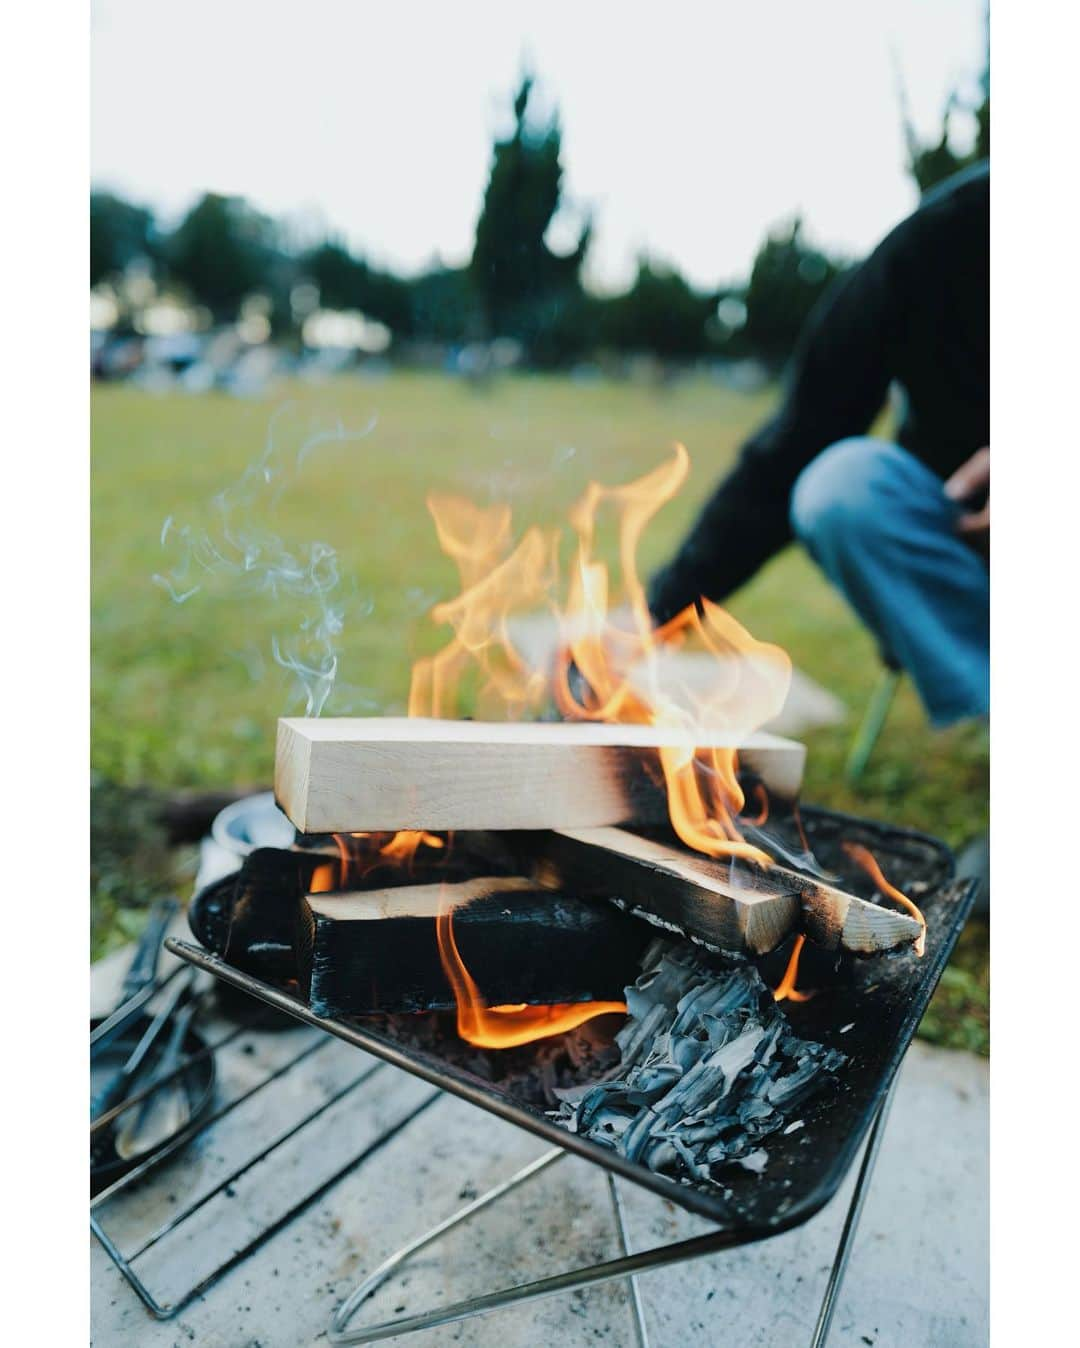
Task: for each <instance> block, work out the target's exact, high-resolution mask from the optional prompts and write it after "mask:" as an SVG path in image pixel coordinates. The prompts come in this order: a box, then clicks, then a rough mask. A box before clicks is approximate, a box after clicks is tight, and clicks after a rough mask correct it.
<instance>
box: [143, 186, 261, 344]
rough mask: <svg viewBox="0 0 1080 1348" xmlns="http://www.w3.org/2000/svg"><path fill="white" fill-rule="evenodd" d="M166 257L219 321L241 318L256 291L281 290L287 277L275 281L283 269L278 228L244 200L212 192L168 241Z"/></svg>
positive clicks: (182, 281) (179, 278)
mask: <svg viewBox="0 0 1080 1348" xmlns="http://www.w3.org/2000/svg"><path fill="white" fill-rule="evenodd" d="M165 255H166V258H167V261H168V265H169V270H170V273H171V275H172V276H173V277H174V278H175V280H177V281H178V282H180V284H181V285H183V286H184V287H186V289H187V290H188V291H189V292H190V293H191V296H192V298H193V299H195V300H197V301H198V302H199V303H200V304H204V305H205V306H206V307H207V308H208V309H209V310H210V312H211V313H212V314H213V316H214V318H215V320H216V321H218V322H223V321H228V320H231V319H233V318H235V317H236V315H237V313H238V311H239V309H240V305H241V303H242V302H243V300H244V299H245V298H246V297H247V296H248V295H250V294H252V293H254V292H255V291H258V290H270V289H273V290H278V289H280V288H281V284H282V278H280V277H278V276H275V277H273V279H271V274H272V273H273V272H280V270H281V269H280V267H278V266H277V265H275V264H278V263H279V262H280V252H279V249H278V246H277V228H276V226H275V224H274V222H273V221H272V220H270V219H268V218H267V217H266V216H264V215H261V214H259V212H258V211H256V210H254V209H253V208H252V207H251V206H250V205H249V204H248V203H247V202H246V201H245V200H244V199H243V197H223V196H218V195H217V194H216V193H213V192H208V193H206V194H205V195H204V196H203V197H201V198H200V199H199V201H197V202H196V204H195V205H194V206H193V207H192V208H191V210H190V211H189V212H188V213H187V215H186V216H185V217H184V219H183V220H182V221H181V222H180V224H179V225H178V226H177V227H176V229H175V231H174V232H173V234H172V235H171V236H170V238H169V239H168V241H167V244H166V248H165ZM274 308H275V310H278V309H279V308H280V306H279V305H277V304H275V306H274Z"/></svg>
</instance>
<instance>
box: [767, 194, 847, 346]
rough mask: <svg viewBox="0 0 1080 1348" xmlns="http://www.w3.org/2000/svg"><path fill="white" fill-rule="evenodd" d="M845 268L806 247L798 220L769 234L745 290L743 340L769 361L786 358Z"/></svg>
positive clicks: (800, 222)
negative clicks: (819, 302)
mask: <svg viewBox="0 0 1080 1348" xmlns="http://www.w3.org/2000/svg"><path fill="white" fill-rule="evenodd" d="M842 270H843V268H842V266H841V264H840V263H839V262H837V261H835V260H833V259H832V258H829V257H827V256H826V255H825V254H824V253H823V252H821V251H820V250H819V249H816V248H812V247H810V246H809V245H807V243H806V242H805V240H804V238H803V232H802V220H801V219H800V218H799V217H798V216H796V218H795V219H794V220H793V221H792V222H791V224H790V225H789V226H787V227H786V228H783V229H781V230H778V231H775V232H774V233H772V234H770V235H769V236H768V238H766V240H765V242H764V243H763V244H762V246H761V248H760V249H759V250H758V254H757V257H755V258H754V265H753V268H752V270H751V272H750V283H749V285H748V286H747V287H746V297H745V303H746V326H745V328H744V329H743V333H742V342H743V343H744V344H745V345H746V346H747V347H748V348H749V349H750V350H752V351H754V352H755V353H756V354H757V355H759V356H761V357H762V359H764V360H766V361H768V362H770V363H779V362H782V361H783V360H785V359H786V358H787V356H788V355H789V354H790V352H791V351H792V349H793V348H794V345H795V341H796V339H797V338H798V335H799V333H800V332H801V331H802V326H803V324H804V323H805V322H806V320H807V318H809V316H810V311H811V309H813V307H814V305H815V304H816V303H817V302H818V300H819V299H820V298H821V297H822V295H824V293H825V291H826V290H828V288H829V286H830V285H831V284H832V283H833V281H834V280H835V279H836V277H837V276H839V274H840V272H841V271H842Z"/></svg>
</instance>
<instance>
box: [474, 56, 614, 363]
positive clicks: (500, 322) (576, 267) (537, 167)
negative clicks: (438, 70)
mask: <svg viewBox="0 0 1080 1348" xmlns="http://www.w3.org/2000/svg"><path fill="white" fill-rule="evenodd" d="M532 87H533V84H532V79H531V78H529V77H526V78H525V79H523V80H522V83H521V87H520V88H519V89H518V92H517V95H516V97H515V98H514V129H513V131H512V133H511V134H510V136H509V137H508V138H507V139H506V140H501V141H496V143H495V149H494V157H493V160H492V165H491V175H490V177H489V179H488V185H487V190H486V191H485V193H484V204H483V207H482V209H481V212H480V218H479V220H478V221H477V224H476V241H475V245H474V247H473V255H472V261H471V263H470V266H469V274H470V277H471V279H472V282H473V285H474V286H475V289H476V293H477V296H478V298H479V301H480V306H481V312H482V314H483V317H484V319H485V321H486V325H487V329H488V332H489V334H490V335H491V336H505V337H517V338H519V339H520V340H521V341H523V342H524V343H525V344H526V346H527V347H528V348H529V350H530V351H531V352H532V353H533V355H534V357H536V358H539V359H541V360H547V359H551V358H553V357H555V355H556V350H555V348H556V347H558V346H562V345H563V344H564V342H565V338H566V336H567V335H569V329H568V327H567V323H566V317H567V314H568V313H569V312H570V311H572V310H573V309H574V308H576V307H579V295H580V289H581V287H580V282H579V274H580V271H581V265H582V262H583V261H584V259H585V253H586V251H587V249H588V246H589V235H590V227H589V224H588V223H586V224H585V225H584V227H583V228H582V230H581V233H580V235H579V236H578V240H577V243H576V245H575V246H574V248H573V249H572V250H571V251H570V252H569V253H568V254H565V255H560V254H557V253H554V252H552V251H551V249H550V248H549V247H548V245H547V243H546V242H545V239H544V236H545V234H546V233H547V230H548V226H549V225H550V224H551V221H552V219H553V218H554V216H555V214H556V212H557V211H558V209H559V198H560V193H561V187H562V165H561V163H560V160H559V156H560V150H561V146H562V135H561V132H560V130H559V124H558V120H557V118H556V117H552V118H551V119H550V120H549V121H548V122H546V123H545V124H541V125H533V124H532V123H531V122H530V119H529V116H528V106H529V97H530V94H531V92H532ZM560 334H561V336H560ZM557 337H558V340H553V339H555V338H557Z"/></svg>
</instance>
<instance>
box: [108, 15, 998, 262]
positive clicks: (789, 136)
mask: <svg viewBox="0 0 1080 1348" xmlns="http://www.w3.org/2000/svg"><path fill="white" fill-rule="evenodd" d="M983 15H984V0H811V3H807V2H806V0H751V2H750V3H748V2H747V0H739V3H734V2H733V0H712V2H711V3H695V4H688V3H682V2H681V0H664V3H656V0H652V3H649V4H644V3H639V4H637V5H633V4H626V3H622V4H615V3H609V2H608V0H591V2H590V0H576V2H575V3H570V4H568V3H564V2H563V0H545V2H544V3H542V4H537V3H534V4H530V5H526V4H521V3H518V0H500V3H487V0H483V2H478V0H471V2H470V0H464V3H458V4H444V3H438V2H437V0H425V3H417V2H416V0H382V3H372V2H371V0H291V2H290V3H280V2H278V0H185V3H183V4H179V5H169V4H162V3H150V4H148V3H147V2H146V0H94V2H93V7H92V16H93V18H92V28H93V36H92V54H93V71H92V122H91V136H92V142H91V143H92V162H93V174H94V180H95V182H96V183H98V184H100V185H103V186H108V187H112V188H114V189H117V190H120V191H122V192H123V193H125V194H127V195H129V196H131V197H133V198H135V199H138V200H142V201H145V202H147V203H149V204H151V205H153V206H155V207H157V208H159V209H160V210H161V211H163V212H164V213H165V214H166V215H167V216H170V215H172V214H173V213H176V212H179V211H181V210H182V209H183V208H184V207H185V206H186V205H188V204H189V202H190V201H191V199H192V198H193V197H194V196H195V194H196V193H198V192H200V191H203V190H206V189H210V190H214V191H219V192H236V193H241V194H243V195H245V196H247V197H249V198H250V199H251V200H252V201H253V202H254V203H255V204H256V205H257V206H259V207H260V208H262V209H264V210H266V211H269V212H271V213H273V214H276V215H289V216H294V217H296V218H297V219H298V220H299V221H300V222H302V223H303V224H304V226H305V227H313V226H317V224H318V223H319V222H320V221H322V222H324V223H325V224H326V225H327V226H330V227H331V228H333V229H334V230H336V231H338V232H339V233H341V234H342V235H344V236H345V238H346V239H347V240H348V242H349V243H350V244H351V245H352V246H353V247H355V248H356V249H357V250H359V251H362V252H364V253H365V254H367V255H368V256H369V257H371V258H373V259H375V260H378V261H381V262H384V263H387V264H392V265H393V266H395V267H398V268H400V269H402V270H405V271H413V270H416V269H418V268H420V267H422V266H424V265H426V264H427V263H428V262H430V261H431V259H432V258H433V257H434V256H436V255H438V256H439V257H441V258H442V259H443V260H444V261H446V262H450V263H459V262H462V261H464V260H465V259H466V258H467V257H468V254H469V252H470V250H471V245H472V237H473V229H474V226H475V223H476V216H477V212H478V209H479V206H480V201H481V197H482V194H483V189H484V184H485V181H486V177H487V171H488V167H489V163H490V157H491V143H492V136H493V134H494V133H495V132H497V131H500V130H505V128H506V125H507V118H508V106H509V102H510V97H511V94H512V92H513V88H514V85H515V81H516V78H517V76H518V74H519V73H520V70H521V68H522V65H523V62H526V61H527V62H528V63H530V64H531V66H532V68H533V69H534V71H535V73H536V75H537V77H538V87H539V90H540V91H541V92H542V94H543V96H544V100H545V102H546V103H547V104H549V105H551V104H553V105H557V106H558V108H559V111H560V115H561V118H562V125H563V164H564V167H565V170H566V173H565V179H564V183H565V192H564V197H565V198H566V199H567V200H568V202H569V203H570V205H571V206H572V207H576V208H577V209H578V210H585V209H588V210H591V211H592V214H593V217H594V222H595V232H594V245H593V251H592V255H591V261H590V277H591V279H592V281H593V283H594V284H596V285H599V286H601V287H613V286H617V285H620V284H622V283H624V282H625V281H626V280H627V279H628V278H629V277H630V276H631V275H632V273H633V269H634V262H635V259H636V257H637V255H638V254H639V253H641V252H643V251H644V252H648V253H649V254H650V255H651V256H653V257H655V258H657V259H660V260H665V261H669V262H673V263H675V264H676V265H677V266H678V267H680V268H681V269H682V270H683V271H684V272H685V273H686V274H687V275H688V276H689V277H690V278H691V279H692V280H693V281H694V282H696V283H697V284H698V285H702V286H709V285H713V284H716V283H717V282H720V281H725V280H729V279H735V278H737V277H739V276H742V275H745V273H746V271H747V270H748V267H749V264H750V261H751V259H752V257H753V254H754V252H755V250H756V248H757V246H758V244H759V242H760V240H761V238H762V235H763V234H764V232H765V230H766V229H767V228H768V227H769V226H770V225H773V224H775V223H776V222H777V221H779V220H782V219H784V218H785V217H788V216H790V215H791V213H792V212H793V211H795V210H801V211H802V213H803V215H804V217H805V219H806V223H807V228H808V231H809V233H810V234H811V236H812V237H813V238H815V239H816V240H818V241H819V242H821V243H823V244H825V245H827V246H829V247H830V248H832V249H835V250H838V251H840V252H843V253H845V254H848V255H851V256H858V255H860V254H862V253H863V252H865V251H866V250H867V249H868V248H869V247H871V246H872V245H873V243H874V242H875V241H876V240H877V239H878V238H879V237H880V235H881V234H882V233H883V232H884V231H885V230H886V229H888V228H889V226H890V225H891V224H893V223H894V222H895V221H896V220H898V219H900V218H901V217H902V216H903V215H904V214H906V212H907V211H908V210H910V209H911V206H912V205H913V203H914V191H913V188H912V185H911V183H910V181H909V180H908V178H907V177H906V176H905V174H904V173H903V170H902V161H903V153H904V150H903V142H902V136H901V130H900V118H899V113H898V107H897V94H896V84H895V75H894V69H895V65H898V66H899V68H900V70H901V71H902V73H903V77H904V81H905V84H906V86H907V91H908V97H909V100H910V103H911V108H912V112H913V115H914V118H915V121H916V124H917V125H918V126H919V128H920V129H921V130H922V131H923V133H924V134H925V135H929V134H931V133H932V132H933V131H934V130H935V129H936V128H938V127H939V126H940V115H941V110H942V108H943V106H944V103H945V100H946V98H947V96H948V93H949V91H950V89H952V88H954V87H959V88H960V89H961V90H963V91H970V90H971V89H972V86H973V83H974V80H975V78H976V77H977V75H978V73H979V70H980V68H981V64H982V54H983V42H984V29H983V23H984V19H983ZM894 63H895V65H894ZM963 127H964V123H963V121H958V130H960V129H962V128H963ZM573 223H574V220H573V215H572V212H570V213H568V214H567V217H566V219H565V220H563V221H561V222H559V227H557V228H554V229H553V232H552V234H551V235H549V238H550V239H551V241H552V242H553V243H554V244H555V246H559V244H560V243H562V242H563V241H564V239H565V238H566V237H567V236H568V235H569V234H570V232H571V226H572V225H573Z"/></svg>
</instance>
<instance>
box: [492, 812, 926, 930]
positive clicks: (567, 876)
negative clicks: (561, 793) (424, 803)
mask: <svg viewBox="0 0 1080 1348" xmlns="http://www.w3.org/2000/svg"><path fill="white" fill-rule="evenodd" d="M468 845H470V846H474V847H475V846H478V845H479V846H483V845H484V843H483V842H482V841H480V842H477V841H472V840H469V842H468ZM487 845H488V846H490V847H491V848H492V849H493V854H494V853H497V850H498V849H499V848H500V847H504V848H506V849H508V850H509V852H510V853H511V854H512V855H513V857H514V860H515V861H516V863H517V865H518V866H519V867H520V866H521V865H522V863H523V862H529V861H531V863H532V866H533V870H534V874H535V876H536V878H537V880H538V881H540V882H541V883H547V884H551V885H554V886H555V887H556V888H564V887H566V886H572V887H574V888H575V889H577V890H578V891H579V892H580V891H581V890H582V887H584V892H587V893H594V894H606V895H608V896H610V897H611V898H613V899H614V900H615V902H617V903H619V904H620V905H621V906H622V907H625V908H626V909H627V910H628V911H629V912H631V913H633V914H634V915H635V916H637V917H643V918H645V919H646V920H647V921H650V922H653V923H654V924H655V925H657V926H660V927H664V928H666V929H667V930H669V931H671V930H674V931H677V932H679V933H681V934H682V935H684V936H689V937H690V938H691V939H692V940H696V941H699V942H701V943H702V944H704V945H706V946H708V947H709V948H711V949H714V950H725V951H737V952H747V953H750V954H754V955H762V954H766V953H767V952H768V951H770V950H774V949H776V947H777V946H779V945H780V944H782V942H783V941H784V940H785V939H786V938H787V937H788V936H790V935H791V934H792V933H793V932H794V931H798V930H802V931H805V932H806V934H807V935H808V936H809V938H810V939H811V940H812V941H814V942H815V943H816V944H817V945H820V946H824V947H825V948H826V949H830V950H835V949H843V950H847V951H851V952H853V953H855V954H859V955H872V954H877V953H879V952H881V951H883V950H889V949H892V948H893V947H894V946H899V945H910V944H913V943H914V942H916V941H917V940H918V938H919V936H920V935H921V934H922V930H923V928H922V926H921V925H920V924H919V923H918V922H916V921H915V919H914V918H912V917H910V916H909V915H908V914H907V913H900V912H896V911H895V910H894V909H891V908H882V907H879V906H878V905H877V904H874V903H870V902H868V901H867V900H866V899H860V898H858V897H857V896H856V895H854V894H848V893H846V892H845V891H843V890H840V889H836V888H835V887H834V886H832V885H829V884H826V883H825V882H824V881H821V880H818V879H815V878H814V877H812V876H808V875H803V874H801V873H800V872H798V871H794V870H791V869H789V868H788V867H786V866H780V865H772V866H769V867H768V868H767V869H765V868H763V867H761V866H759V865H757V864H756V863H755V862H753V861H748V860H745V859H739V860H735V859H733V858H730V857H715V858H714V857H706V856H701V855H698V854H697V853H694V852H690V851H687V850H685V849H682V848H679V847H674V846H670V845H669V844H667V843H663V842H656V841H654V840H653V839H651V838H644V837H640V836H639V835H638V834H635V833H629V832H627V831H626V830H625V829H617V828H599V829H559V830H554V831H551V832H528V833H526V832H522V833H515V834H514V835H513V837H512V838H511V839H507V840H506V841H505V843H504V842H502V841H501V840H500V839H498V838H493V839H492V840H491V841H490V843H488V844H487Z"/></svg>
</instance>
